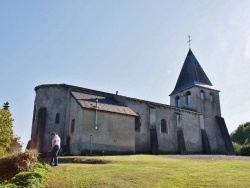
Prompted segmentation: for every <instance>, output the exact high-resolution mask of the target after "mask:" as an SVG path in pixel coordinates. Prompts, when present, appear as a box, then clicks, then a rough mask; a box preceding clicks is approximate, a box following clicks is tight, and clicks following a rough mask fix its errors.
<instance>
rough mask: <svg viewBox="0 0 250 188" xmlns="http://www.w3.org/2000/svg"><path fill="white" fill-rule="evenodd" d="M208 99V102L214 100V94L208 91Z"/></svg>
mask: <svg viewBox="0 0 250 188" xmlns="http://www.w3.org/2000/svg"><path fill="white" fill-rule="evenodd" d="M209 99H210V102H214V95H213V93H210V95H209Z"/></svg>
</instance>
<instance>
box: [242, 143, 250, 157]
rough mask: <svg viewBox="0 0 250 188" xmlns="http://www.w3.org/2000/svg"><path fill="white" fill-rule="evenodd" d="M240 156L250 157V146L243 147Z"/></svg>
mask: <svg viewBox="0 0 250 188" xmlns="http://www.w3.org/2000/svg"><path fill="white" fill-rule="evenodd" d="M240 154H241V155H244V156H250V145H243V146H242V147H241V149H240Z"/></svg>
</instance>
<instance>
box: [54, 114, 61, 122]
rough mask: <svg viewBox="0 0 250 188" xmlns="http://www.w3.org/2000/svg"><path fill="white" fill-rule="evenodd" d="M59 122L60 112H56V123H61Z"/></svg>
mask: <svg viewBox="0 0 250 188" xmlns="http://www.w3.org/2000/svg"><path fill="white" fill-rule="evenodd" d="M59 122H60V114H59V113H57V114H56V119H55V123H57V124H59Z"/></svg>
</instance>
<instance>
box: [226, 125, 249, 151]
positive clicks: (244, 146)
mask: <svg viewBox="0 0 250 188" xmlns="http://www.w3.org/2000/svg"><path fill="white" fill-rule="evenodd" d="M230 136H231V139H232V141H233V146H234V150H235V153H236V155H245V156H250V122H246V123H244V124H241V125H239V127H238V128H237V129H236V130H235V131H234V132H232V133H231V135H230Z"/></svg>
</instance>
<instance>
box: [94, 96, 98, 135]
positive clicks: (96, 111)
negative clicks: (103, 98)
mask: <svg viewBox="0 0 250 188" xmlns="http://www.w3.org/2000/svg"><path fill="white" fill-rule="evenodd" d="M97 113H98V99H96V106H95V129H96V130H97Z"/></svg>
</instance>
